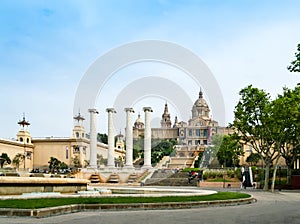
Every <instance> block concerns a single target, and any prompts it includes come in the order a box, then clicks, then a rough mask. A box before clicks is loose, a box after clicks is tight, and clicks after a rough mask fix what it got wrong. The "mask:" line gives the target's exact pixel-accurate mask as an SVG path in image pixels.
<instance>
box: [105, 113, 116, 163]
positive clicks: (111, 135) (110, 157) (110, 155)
mask: <svg viewBox="0 0 300 224" xmlns="http://www.w3.org/2000/svg"><path fill="white" fill-rule="evenodd" d="M106 112H107V113H108V150H107V167H108V168H115V129H114V120H113V114H114V113H116V111H115V109H114V108H107V109H106Z"/></svg>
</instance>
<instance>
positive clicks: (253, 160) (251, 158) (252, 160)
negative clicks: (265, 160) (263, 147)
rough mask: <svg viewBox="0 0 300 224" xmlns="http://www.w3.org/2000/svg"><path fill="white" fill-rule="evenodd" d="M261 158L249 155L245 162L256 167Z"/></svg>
mask: <svg viewBox="0 0 300 224" xmlns="http://www.w3.org/2000/svg"><path fill="white" fill-rule="evenodd" d="M260 158H261V156H260V155H259V154H258V153H251V154H250V155H249V156H248V157H247V159H246V162H247V163H249V164H250V165H256V164H257V163H258V162H259V160H260Z"/></svg>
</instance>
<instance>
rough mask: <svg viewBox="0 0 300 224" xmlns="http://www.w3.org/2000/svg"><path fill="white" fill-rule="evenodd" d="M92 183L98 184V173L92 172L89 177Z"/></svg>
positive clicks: (99, 180) (99, 179)
mask: <svg viewBox="0 0 300 224" xmlns="http://www.w3.org/2000/svg"><path fill="white" fill-rule="evenodd" d="M89 180H90V181H91V183H92V184H98V183H100V182H101V178H100V175H99V174H92V175H91V176H90V178H89Z"/></svg>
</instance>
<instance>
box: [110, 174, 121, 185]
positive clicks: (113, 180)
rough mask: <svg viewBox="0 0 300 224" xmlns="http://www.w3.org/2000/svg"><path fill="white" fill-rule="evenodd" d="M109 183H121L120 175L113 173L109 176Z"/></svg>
mask: <svg viewBox="0 0 300 224" xmlns="http://www.w3.org/2000/svg"><path fill="white" fill-rule="evenodd" d="M107 182H108V183H119V182H120V177H119V175H118V174H116V173H113V174H111V175H110V176H109V178H108V180H107Z"/></svg>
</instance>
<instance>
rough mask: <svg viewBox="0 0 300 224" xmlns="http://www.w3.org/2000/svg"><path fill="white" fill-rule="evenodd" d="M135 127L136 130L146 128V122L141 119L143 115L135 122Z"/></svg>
mask: <svg viewBox="0 0 300 224" xmlns="http://www.w3.org/2000/svg"><path fill="white" fill-rule="evenodd" d="M134 127H135V128H138V129H140V128H144V122H143V120H142V119H141V115H140V114H139V115H138V118H137V119H136V121H135V122H134Z"/></svg>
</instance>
